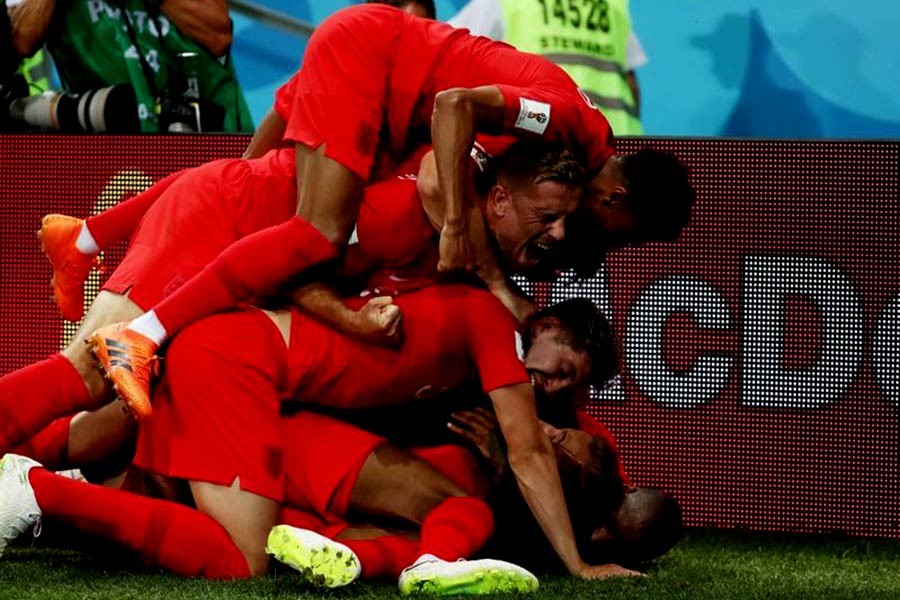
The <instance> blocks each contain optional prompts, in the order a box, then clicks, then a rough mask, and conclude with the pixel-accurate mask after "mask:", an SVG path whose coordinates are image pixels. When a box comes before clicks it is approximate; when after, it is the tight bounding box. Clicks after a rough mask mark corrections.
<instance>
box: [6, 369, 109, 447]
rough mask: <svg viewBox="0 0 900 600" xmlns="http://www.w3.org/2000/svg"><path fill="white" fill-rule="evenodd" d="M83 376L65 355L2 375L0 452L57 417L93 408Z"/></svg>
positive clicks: (93, 403) (15, 444)
mask: <svg viewBox="0 0 900 600" xmlns="http://www.w3.org/2000/svg"><path fill="white" fill-rule="evenodd" d="M95 404H96V401H94V400H92V399H91V396H90V394H89V393H88V389H87V387H86V386H85V385H84V382H83V381H82V380H81V375H79V374H78V371H76V370H75V367H74V366H73V365H72V363H70V362H69V361H68V360H66V359H65V357H63V355H61V354H56V355H54V356H51V357H50V358H48V359H46V360H42V361H40V362H37V363H34V364H33V365H29V366H27V367H24V368H22V369H19V370H18V371H13V372H12V373H9V374H7V375H4V376H3V377H2V378H0V454H3V453H6V452H9V450H10V449H11V448H13V447H14V446H17V445H18V444H20V443H22V442H23V441H24V440H27V439H28V438H30V437H31V436H33V435H35V434H36V433H37V432H38V431H40V430H41V429H43V428H44V427H46V426H47V425H48V424H50V423H51V422H52V421H53V420H54V419H57V418H59V417H64V416H68V415H71V414H73V413H76V412H78V411H81V410H84V409H87V408H92V407H93V406H94V405H95Z"/></svg>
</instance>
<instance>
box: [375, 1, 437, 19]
mask: <svg viewBox="0 0 900 600" xmlns="http://www.w3.org/2000/svg"><path fill="white" fill-rule="evenodd" d="M366 4H387V5H388V6H394V7H396V8H404V7H405V6H406V5H407V4H418V5H419V6H421V7H422V8H424V9H425V14H426V15H428V18H429V19H436V18H437V8H435V6H434V0H366Z"/></svg>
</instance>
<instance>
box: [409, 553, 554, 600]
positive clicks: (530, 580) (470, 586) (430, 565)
mask: <svg viewBox="0 0 900 600" xmlns="http://www.w3.org/2000/svg"><path fill="white" fill-rule="evenodd" d="M398 587H399V588H400V592H401V593H403V594H413V593H425V594H440V595H452V594H495V593H503V592H506V593H516V592H519V593H524V592H533V591H535V590H536V589H537V588H538V580H537V577H535V576H534V575H532V574H531V573H530V572H529V571H527V570H526V569H523V568H522V567H520V566H518V565H514V564H512V563H508V562H505V561H502V560H493V559H490V558H483V559H479V560H462V559H461V560H458V561H456V562H448V561H446V560H441V559H440V558H438V557H436V556H432V555H430V554H423V555H422V556H420V557H419V559H418V560H416V562H415V563H413V564H412V565H411V566H409V567H407V568H406V569H404V570H403V573H401V574H400V580H399V582H398Z"/></svg>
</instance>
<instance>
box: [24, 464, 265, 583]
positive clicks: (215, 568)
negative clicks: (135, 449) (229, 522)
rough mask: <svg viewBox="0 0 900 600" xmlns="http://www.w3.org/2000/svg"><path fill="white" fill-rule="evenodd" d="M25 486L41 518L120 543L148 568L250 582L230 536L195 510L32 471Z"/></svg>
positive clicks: (239, 553)
mask: <svg viewBox="0 0 900 600" xmlns="http://www.w3.org/2000/svg"><path fill="white" fill-rule="evenodd" d="M29 480H30V481H31V486H32V487H33V488H34V496H35V498H36V499H37V502H38V505H39V506H40V507H41V511H42V512H43V514H44V516H46V517H53V518H54V519H59V520H60V521H62V522H64V523H67V524H70V525H73V526H75V527H77V528H79V529H80V530H82V531H85V532H87V533H91V534H94V535H97V536H100V537H103V538H105V539H109V540H113V541H115V542H118V543H120V544H122V545H124V546H126V547H128V548H131V549H132V550H135V551H136V552H137V553H138V554H139V555H140V556H141V558H142V559H144V560H145V561H147V562H149V563H150V564H153V565H157V566H160V567H163V568H165V569H168V570H170V571H172V572H173V573H175V574H177V575H184V576H186V577H198V576H199V577H205V578H207V579H243V578H247V577H250V567H249V566H248V565H247V561H246V559H245V558H244V555H243V554H241V551H240V550H239V549H238V547H237V546H236V545H235V544H234V542H233V541H232V540H231V537H230V536H229V535H228V532H227V531H225V529H224V528H223V527H222V526H221V525H219V523H217V522H216V521H215V519H213V518H212V517H210V516H209V515H205V514H203V513H202V512H200V511H198V510H194V509H192V508H188V507H186V506H182V505H180V504H175V503H174V502H168V501H166V500H156V499H153V498H145V497H144V496H138V495H137V494H132V493H130V492H123V491H121V490H114V489H111V488H106V487H102V486H99V485H93V484H90V483H84V482H80V481H73V480H71V479H66V478H65V477H60V476H59V475H55V474H53V473H51V472H50V471H47V470H46V469H41V468H34V469H31V471H30V472H29Z"/></svg>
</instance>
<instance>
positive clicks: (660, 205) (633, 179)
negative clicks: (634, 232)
mask: <svg viewBox="0 0 900 600" xmlns="http://www.w3.org/2000/svg"><path fill="white" fill-rule="evenodd" d="M622 175H623V176H624V177H625V182H626V185H627V188H628V193H627V196H626V202H627V203H628V206H629V208H630V209H631V210H632V211H633V212H634V215H635V217H637V219H638V223H640V232H639V233H640V235H641V238H642V239H643V240H644V241H653V242H671V241H674V240H676V239H678V236H679V235H681V231H682V230H683V229H684V228H685V226H686V225H687V224H688V222H689V221H690V220H691V207H692V206H693V205H694V201H695V200H696V198H697V194H696V192H695V191H694V188H693V186H691V182H690V180H689V178H688V171H687V168H685V166H684V165H683V164H682V163H681V161H680V160H678V157H676V156H675V155H674V154H672V153H671V152H664V151H662V150H656V149H655V148H643V149H641V150H638V151H637V152H635V153H634V154H628V155H625V156H623V157H622Z"/></svg>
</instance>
